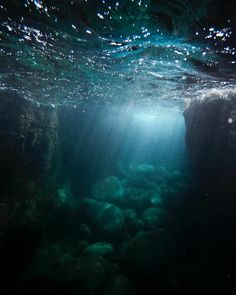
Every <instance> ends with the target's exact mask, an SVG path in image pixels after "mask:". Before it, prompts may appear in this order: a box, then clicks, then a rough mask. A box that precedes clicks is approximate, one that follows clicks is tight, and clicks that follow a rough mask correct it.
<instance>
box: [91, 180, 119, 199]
mask: <svg viewBox="0 0 236 295" xmlns="http://www.w3.org/2000/svg"><path fill="white" fill-rule="evenodd" d="M123 196H124V189H123V185H122V183H121V181H120V180H119V178H117V177H116V176H108V177H107V178H105V179H103V180H101V181H99V182H98V183H96V184H95V185H94V186H93V187H92V197H93V198H94V199H96V200H102V201H108V202H112V201H119V200H121V199H123Z"/></svg>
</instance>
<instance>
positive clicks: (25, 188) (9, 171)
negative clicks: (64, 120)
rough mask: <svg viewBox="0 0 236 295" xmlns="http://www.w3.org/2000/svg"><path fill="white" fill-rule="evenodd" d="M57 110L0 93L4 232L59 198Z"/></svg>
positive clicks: (1, 219) (0, 231)
mask: <svg viewBox="0 0 236 295" xmlns="http://www.w3.org/2000/svg"><path fill="white" fill-rule="evenodd" d="M57 125H58V114H57V110H56V109H53V108H48V107H42V106H39V105H37V104H35V103H33V102H31V101H27V100H25V99H23V98H22V97H20V96H19V95H18V94H16V93H14V92H11V91H1V92H0V167H1V169H0V179H1V197H0V234H3V233H4V231H5V230H6V227H7V226H9V224H10V223H18V224H24V223H30V222H32V221H33V219H35V218H36V217H37V216H38V215H40V214H42V213H43V210H45V209H46V208H47V206H46V203H47V204H48V205H49V203H51V202H53V200H54V198H55V187H56V185H55V184H56V175H57V173H56V171H57V165H58V136H57Z"/></svg>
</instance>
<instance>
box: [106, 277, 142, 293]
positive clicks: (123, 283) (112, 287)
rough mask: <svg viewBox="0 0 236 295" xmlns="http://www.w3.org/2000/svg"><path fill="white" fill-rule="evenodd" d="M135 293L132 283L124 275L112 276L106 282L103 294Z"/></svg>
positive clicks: (135, 289)
mask: <svg viewBox="0 0 236 295" xmlns="http://www.w3.org/2000/svg"><path fill="white" fill-rule="evenodd" d="M121 294H122V295H135V294H137V288H136V286H135V285H134V283H133V282H132V281H131V280H130V279H128V278H127V277H125V276H122V275H116V276H113V277H112V278H111V279H110V280H109V282H108V283H107V284H106V286H105V289H104V291H103V295H121Z"/></svg>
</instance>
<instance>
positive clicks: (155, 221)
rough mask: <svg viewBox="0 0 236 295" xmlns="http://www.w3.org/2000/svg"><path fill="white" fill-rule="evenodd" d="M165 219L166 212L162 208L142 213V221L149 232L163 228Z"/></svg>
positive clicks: (150, 209)
mask: <svg viewBox="0 0 236 295" xmlns="http://www.w3.org/2000/svg"><path fill="white" fill-rule="evenodd" d="M167 217H168V211H167V210H165V209H163V208H149V209H147V210H145V211H144V212H143V221H144V222H145V223H146V225H147V228H148V229H149V230H152V229H157V228H161V227H163V226H164V225H165V223H166V221H167Z"/></svg>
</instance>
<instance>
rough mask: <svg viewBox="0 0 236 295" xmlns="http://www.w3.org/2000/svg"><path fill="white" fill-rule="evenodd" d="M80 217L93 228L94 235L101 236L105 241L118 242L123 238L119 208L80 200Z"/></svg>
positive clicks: (123, 224) (121, 214)
mask: <svg viewBox="0 0 236 295" xmlns="http://www.w3.org/2000/svg"><path fill="white" fill-rule="evenodd" d="M80 209H81V215H82V217H83V218H84V219H86V222H87V223H88V224H89V225H91V227H92V228H93V232H94V234H97V236H99V235H102V236H103V237H104V238H105V239H107V240H109V239H114V240H119V239H121V238H122V237H123V234H124V228H125V222H124V215H123V212H122V210H121V209H119V207H117V206H115V205H113V204H110V203H107V202H98V201H95V200H93V199H89V198H83V199H81V200H80Z"/></svg>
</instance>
